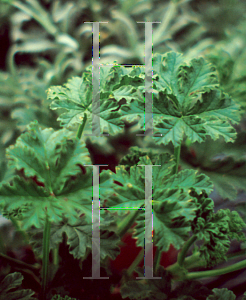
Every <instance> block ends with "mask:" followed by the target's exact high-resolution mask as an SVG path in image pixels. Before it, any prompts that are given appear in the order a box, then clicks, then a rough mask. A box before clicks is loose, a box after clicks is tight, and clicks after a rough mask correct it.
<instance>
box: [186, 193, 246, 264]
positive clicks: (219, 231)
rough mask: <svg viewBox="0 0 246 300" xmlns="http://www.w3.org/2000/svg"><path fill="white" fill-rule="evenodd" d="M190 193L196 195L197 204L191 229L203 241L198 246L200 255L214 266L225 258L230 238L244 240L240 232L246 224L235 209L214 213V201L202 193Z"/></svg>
mask: <svg viewBox="0 0 246 300" xmlns="http://www.w3.org/2000/svg"><path fill="white" fill-rule="evenodd" d="M191 194H192V195H193V196H194V195H195V196H196V198H195V199H196V200H195V202H196V204H197V206H198V209H197V211H196V217H195V219H194V220H193V221H192V230H193V233H194V234H196V235H197V237H198V239H199V240H203V242H204V243H203V245H202V246H201V247H200V253H201V257H202V258H204V259H205V261H206V262H207V265H208V266H214V265H216V264H217V263H219V262H221V260H226V259H227V258H226V253H227V252H228V250H229V247H230V239H237V240H238V241H240V240H241V241H245V240H246V238H245V235H244V233H243V232H242V229H243V228H245V227H246V224H245V223H244V222H243V220H242V218H241V217H240V216H239V214H238V213H237V212H236V211H233V212H231V211H230V210H229V209H220V210H219V211H217V212H216V213H214V212H213V206H214V203H213V201H212V200H211V199H210V198H207V197H206V195H204V194H202V195H197V194H196V193H195V192H194V191H193V192H192V193H191Z"/></svg>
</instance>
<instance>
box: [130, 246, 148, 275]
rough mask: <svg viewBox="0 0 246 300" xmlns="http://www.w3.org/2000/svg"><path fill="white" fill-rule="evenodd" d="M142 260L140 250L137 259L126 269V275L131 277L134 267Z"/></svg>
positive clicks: (142, 252) (142, 256)
mask: <svg viewBox="0 0 246 300" xmlns="http://www.w3.org/2000/svg"><path fill="white" fill-rule="evenodd" d="M143 258H144V248H142V249H141V251H140V252H139V253H138V255H137V257H136V258H135V259H134V261H133V263H132V264H131V265H130V267H129V268H128V269H127V275H128V276H131V275H132V273H133V272H134V270H135V269H136V267H137V266H138V265H139V264H140V262H141V261H142V260H143Z"/></svg>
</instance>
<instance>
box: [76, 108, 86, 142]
mask: <svg viewBox="0 0 246 300" xmlns="http://www.w3.org/2000/svg"><path fill="white" fill-rule="evenodd" d="M86 120H87V114H86V113H84V119H83V122H82V124H80V126H79V129H78V131H77V136H76V137H77V138H78V139H79V140H80V138H81V136H82V133H83V130H84V127H85V123H86Z"/></svg>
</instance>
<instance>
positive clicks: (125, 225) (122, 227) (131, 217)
mask: <svg viewBox="0 0 246 300" xmlns="http://www.w3.org/2000/svg"><path fill="white" fill-rule="evenodd" d="M142 206H143V205H142ZM142 206H141V207H142ZM138 214H139V210H136V211H131V212H130V213H129V214H128V215H127V216H126V217H125V218H124V219H123V220H122V221H121V222H120V223H119V224H118V226H117V234H118V235H119V237H122V236H123V235H124V234H125V233H126V232H127V230H128V229H129V228H131V226H132V224H133V223H134V221H135V220H136V218H137V216H138Z"/></svg>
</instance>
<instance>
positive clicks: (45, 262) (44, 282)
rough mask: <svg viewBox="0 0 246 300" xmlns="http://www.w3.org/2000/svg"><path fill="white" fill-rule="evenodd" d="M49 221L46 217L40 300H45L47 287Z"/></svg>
mask: <svg viewBox="0 0 246 300" xmlns="http://www.w3.org/2000/svg"><path fill="white" fill-rule="evenodd" d="M50 227H51V224H50V221H49V219H48V216H46V221H45V226H44V236H43V266H42V290H41V300H45V299H46V289H47V285H48V265H49V248H50Z"/></svg>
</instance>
